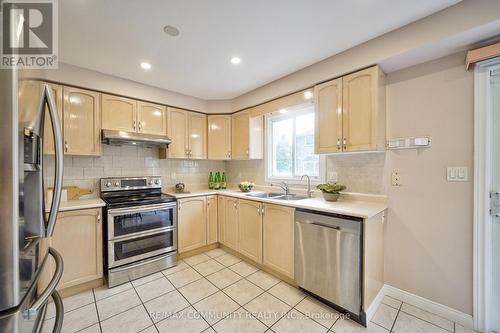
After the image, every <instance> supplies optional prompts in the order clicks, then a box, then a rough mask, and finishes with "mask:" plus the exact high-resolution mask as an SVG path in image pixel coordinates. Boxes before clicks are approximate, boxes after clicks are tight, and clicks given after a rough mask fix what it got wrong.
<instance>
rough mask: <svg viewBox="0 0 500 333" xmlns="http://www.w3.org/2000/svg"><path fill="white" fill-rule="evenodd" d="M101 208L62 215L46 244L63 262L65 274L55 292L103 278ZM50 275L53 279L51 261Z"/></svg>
mask: <svg viewBox="0 0 500 333" xmlns="http://www.w3.org/2000/svg"><path fill="white" fill-rule="evenodd" d="M102 244H103V242H102V224H101V209H100V208H94V209H84V210H75V211H68V212H61V213H59V216H58V218H57V224H56V228H55V232H54V236H53V237H52V238H51V240H50V241H49V245H50V246H52V247H53V248H55V249H56V250H57V251H59V253H60V254H61V255H62V257H63V259H64V273H63V276H62V279H61V282H60V285H59V288H58V289H64V288H68V287H72V286H76V285H79V284H82V283H85V282H89V281H93V280H96V279H100V278H102V276H103V274H102V267H103V265H102V258H103V252H102ZM50 267H51V269H50V276H52V273H53V272H52V271H53V267H52V262H51V266H50Z"/></svg>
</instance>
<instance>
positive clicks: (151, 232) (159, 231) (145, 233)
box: [109, 226, 176, 243]
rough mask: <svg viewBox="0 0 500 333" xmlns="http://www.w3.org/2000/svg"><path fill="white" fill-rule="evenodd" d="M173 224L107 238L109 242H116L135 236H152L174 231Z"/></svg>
mask: <svg viewBox="0 0 500 333" xmlns="http://www.w3.org/2000/svg"><path fill="white" fill-rule="evenodd" d="M175 228H176V227H175V226H169V227H164V228H158V229H153V230H148V231H142V232H136V233H133V234H127V235H123V236H118V237H113V238H110V239H109V242H110V243H116V242H123V241H126V240H131V239H135V238H140V237H145V236H153V235H156V234H162V233H164V232H167V231H175Z"/></svg>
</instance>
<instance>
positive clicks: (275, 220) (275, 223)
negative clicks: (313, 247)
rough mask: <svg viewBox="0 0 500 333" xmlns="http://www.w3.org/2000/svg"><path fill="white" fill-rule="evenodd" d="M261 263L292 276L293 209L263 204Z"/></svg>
mask: <svg viewBox="0 0 500 333" xmlns="http://www.w3.org/2000/svg"><path fill="white" fill-rule="evenodd" d="M263 216H264V218H263V224H262V229H263V231H262V234H263V238H262V239H263V241H262V242H263V252H264V253H263V260H262V261H263V264H264V265H265V266H268V267H270V268H272V269H274V270H275V271H277V272H279V273H281V274H283V275H285V276H288V277H290V278H292V279H293V278H294V266H293V261H294V217H295V209H294V208H290V207H284V206H279V205H272V204H263Z"/></svg>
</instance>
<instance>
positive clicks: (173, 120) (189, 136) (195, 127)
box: [167, 107, 207, 159]
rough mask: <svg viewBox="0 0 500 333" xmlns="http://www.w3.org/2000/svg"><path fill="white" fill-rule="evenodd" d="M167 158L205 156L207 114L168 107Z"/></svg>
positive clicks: (199, 157)
mask: <svg viewBox="0 0 500 333" xmlns="http://www.w3.org/2000/svg"><path fill="white" fill-rule="evenodd" d="M167 124H168V136H169V137H170V139H172V143H171V144H170V145H169V146H168V157H169V158H193V159H203V158H206V157H207V116H206V115H204V114H201V113H196V112H190V111H185V110H181V109H176V108H170V107H169V108H168V121H167Z"/></svg>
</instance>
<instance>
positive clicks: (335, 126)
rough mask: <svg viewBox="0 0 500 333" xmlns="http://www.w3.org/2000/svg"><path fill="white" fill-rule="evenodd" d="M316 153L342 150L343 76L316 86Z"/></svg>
mask: <svg viewBox="0 0 500 333" xmlns="http://www.w3.org/2000/svg"><path fill="white" fill-rule="evenodd" d="M314 98H315V123H316V126H315V140H314V144H315V153H316V154H322V153H335V152H341V151H342V78H340V79H336V80H332V81H329V82H325V83H322V84H319V85H317V86H315V87H314Z"/></svg>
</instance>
